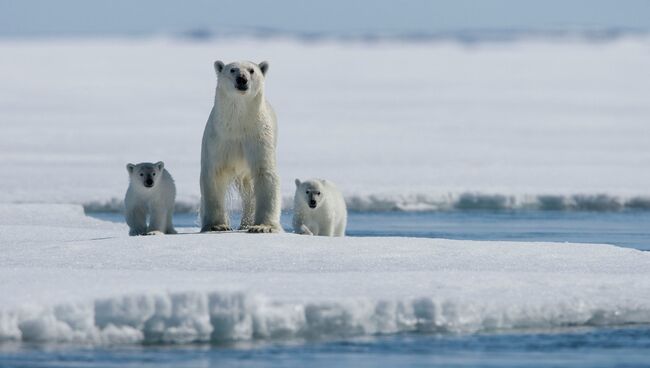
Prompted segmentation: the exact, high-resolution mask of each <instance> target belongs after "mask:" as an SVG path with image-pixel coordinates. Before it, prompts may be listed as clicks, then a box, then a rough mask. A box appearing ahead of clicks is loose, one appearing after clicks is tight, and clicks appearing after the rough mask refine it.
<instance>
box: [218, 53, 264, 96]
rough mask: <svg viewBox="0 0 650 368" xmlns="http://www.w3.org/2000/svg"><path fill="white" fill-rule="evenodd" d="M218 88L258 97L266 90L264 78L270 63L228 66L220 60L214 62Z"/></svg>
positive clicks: (246, 62) (247, 62) (233, 64)
mask: <svg viewBox="0 0 650 368" xmlns="http://www.w3.org/2000/svg"><path fill="white" fill-rule="evenodd" d="M214 70H215V71H216V72H217V79H218V87H217V88H220V89H221V90H224V91H226V92H228V93H232V94H235V95H242V96H256V95H257V94H258V93H259V92H260V91H261V90H262V89H263V88H264V77H265V76H266V72H267V71H268V70H269V63H267V62H266V61H262V62H261V63H259V64H255V63H252V62H250V61H236V62H234V63H230V64H228V65H224V63H223V62H222V61H220V60H217V61H215V62H214Z"/></svg>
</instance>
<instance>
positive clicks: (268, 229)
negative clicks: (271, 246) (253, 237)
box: [248, 225, 282, 233]
mask: <svg viewBox="0 0 650 368" xmlns="http://www.w3.org/2000/svg"><path fill="white" fill-rule="evenodd" d="M248 232H249V233H281V232H282V228H281V227H280V226H278V225H251V226H249V227H248Z"/></svg>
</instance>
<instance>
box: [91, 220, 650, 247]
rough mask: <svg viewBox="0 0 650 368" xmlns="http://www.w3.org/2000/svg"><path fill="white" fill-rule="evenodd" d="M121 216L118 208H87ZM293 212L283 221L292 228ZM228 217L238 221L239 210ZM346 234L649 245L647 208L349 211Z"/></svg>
mask: <svg viewBox="0 0 650 368" xmlns="http://www.w3.org/2000/svg"><path fill="white" fill-rule="evenodd" d="M90 215H91V216H94V217H98V218H100V219H103V220H109V221H115V222H124V218H123V216H122V215H121V214H118V213H91V214H90ZM291 216H292V214H291V213H283V214H282V217H281V222H282V226H283V227H284V228H285V230H286V231H292V229H291ZM232 223H233V224H239V217H238V216H237V214H234V215H233V216H232ZM174 224H175V225H176V226H177V227H198V226H199V224H198V218H197V216H196V214H189V213H182V214H177V215H176V216H174ZM346 234H347V235H348V236H411V237H420V238H446V239H461V240H506V241H545V242H571V243H606V244H613V245H618V246H621V247H629V248H636V249H641V250H650V211H622V212H571V211H449V212H351V213H350V214H349V215H348V228H347V232H346Z"/></svg>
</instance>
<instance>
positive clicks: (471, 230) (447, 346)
mask: <svg viewBox="0 0 650 368" xmlns="http://www.w3.org/2000/svg"><path fill="white" fill-rule="evenodd" d="M91 215H92V216H95V217H98V218H101V219H104V220H110V221H117V222H122V221H123V218H122V216H121V215H119V214H115V213H95V214H91ZM233 220H234V221H233V223H237V220H238V219H237V218H236V216H233ZM175 224H176V226H177V227H180V228H195V227H197V226H198V225H197V222H196V215H194V214H178V215H176V216H175ZM282 224H283V226H284V227H285V229H287V230H288V231H289V230H290V226H291V225H290V224H291V214H288V213H285V214H283V215H282ZM184 230H190V229H184ZM347 234H348V235H349V236H414V237H435V238H449V239H473V240H507V241H559V242H564V241H566V242H582V243H609V244H615V245H619V246H624V247H632V248H637V249H642V250H650V212H633V211H626V212H552V211H540V212H534V211H532V212H484V211H459V212H429V213H404V212H375V213H350V215H349V219H348V231H347ZM213 366H214V367H217V366H218V367H377V366H391V367H581V368H582V367H650V326H619V327H596V328H570V327H567V328H560V329H552V330H541V331H537V330H535V331H531V330H520V331H495V332H491V333H478V334H466V335H464V334H399V335H389V336H366V337H362V338H347V339H342V340H326V341H254V342H248V343H238V344H226V345H223V344H221V345H209V344H201V345H198V344H197V345H183V346H178V345H176V346H174V345H171V346H170V345H167V346H161V345H139V346H113V347H89V346H87V347H84V346H75V345H25V344H19V345H8V344H0V367H93V368H99V367H181V368H182V367H213Z"/></svg>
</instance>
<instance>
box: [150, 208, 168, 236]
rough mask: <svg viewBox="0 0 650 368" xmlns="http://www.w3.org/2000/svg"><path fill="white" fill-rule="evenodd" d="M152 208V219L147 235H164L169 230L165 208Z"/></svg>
mask: <svg viewBox="0 0 650 368" xmlns="http://www.w3.org/2000/svg"><path fill="white" fill-rule="evenodd" d="M155 207H156V206H155V205H153V206H152V208H151V219H150V220H149V227H148V229H147V234H146V235H164V234H165V230H166V229H167V218H168V217H167V211H166V210H165V209H163V208H155Z"/></svg>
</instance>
